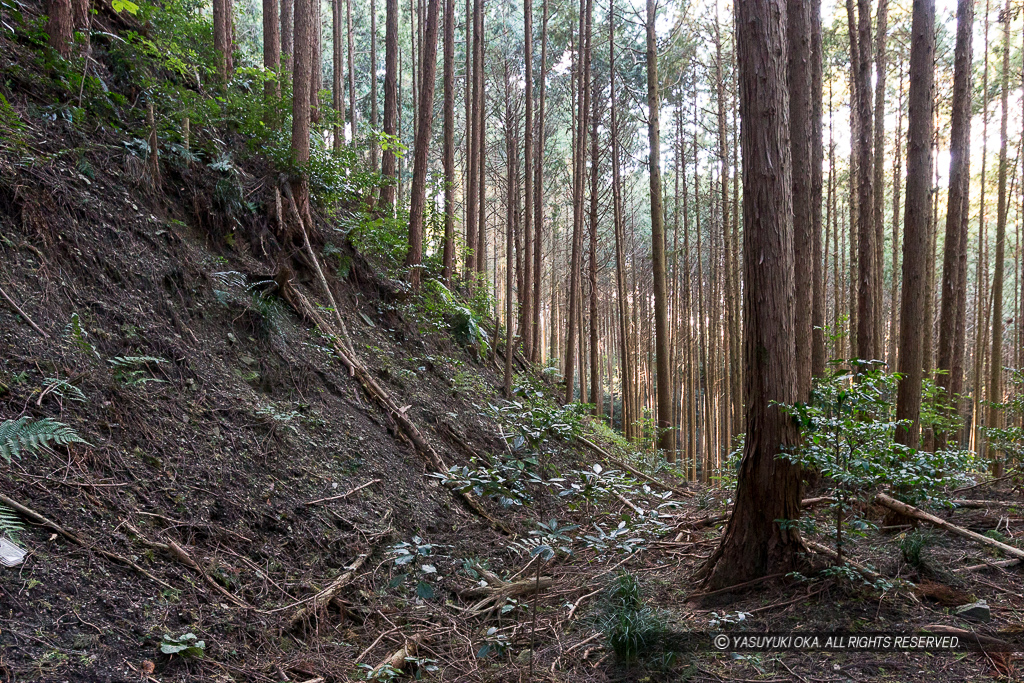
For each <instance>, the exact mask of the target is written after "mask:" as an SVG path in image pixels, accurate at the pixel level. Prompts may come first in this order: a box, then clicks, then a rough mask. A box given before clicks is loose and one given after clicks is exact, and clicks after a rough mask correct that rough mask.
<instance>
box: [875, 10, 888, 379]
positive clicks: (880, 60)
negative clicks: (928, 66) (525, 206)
mask: <svg viewBox="0 0 1024 683" xmlns="http://www.w3.org/2000/svg"><path fill="white" fill-rule="evenodd" d="M888 22H889V2H888V0H878V10H877V12H876V15H875V113H874V117H875V121H874V132H875V139H874V167H873V168H872V172H873V173H874V184H873V188H872V189H873V194H872V202H873V204H872V208H871V215H872V223H873V224H874V226H875V235H874V242H873V246H874V248H875V258H874V271H873V273H872V276H873V284H872V289H873V290H874V295H873V297H872V298H873V299H874V302H875V308H874V322H873V323H872V325H871V327H872V329H873V330H874V340H873V341H872V346H873V347H874V351H875V357H877V358H879V359H881V358H882V332H883V329H884V328H883V326H882V319H883V315H882V314H883V309H884V308H885V306H884V302H883V301H882V270H883V269H884V268H883V266H884V264H885V257H884V255H883V249H884V247H885V215H884V211H885V95H886V93H885V76H886V70H887V68H888V67H887V65H886V54H885V44H886V39H887V36H888V30H889V23H888Z"/></svg>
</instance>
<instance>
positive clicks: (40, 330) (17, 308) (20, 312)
mask: <svg viewBox="0 0 1024 683" xmlns="http://www.w3.org/2000/svg"><path fill="white" fill-rule="evenodd" d="M0 296H3V298H4V299H6V300H7V303H9V304H10V305H11V306H12V307H13V308H14V310H15V311H17V312H18V315H20V316H21V317H22V318H24V319H25V322H27V323H28V324H29V325H31V326H32V329H33V330H35V331H36V332H38V333H39V334H41V335H43V339H49V338H50V335H48V334H46V331H45V330H43V328H41V327H39V325H36V324H35V323H34V322H33V321H32V318H30V317H28V314H27V313H25V311H23V310H21V306H19V305H18V304H17V303H15V301H14V299H12V298H11V297H10V295H9V294H8V293H7V292H5V291H4V288H3V287H0Z"/></svg>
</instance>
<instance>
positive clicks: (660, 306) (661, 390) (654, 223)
mask: <svg viewBox="0 0 1024 683" xmlns="http://www.w3.org/2000/svg"><path fill="white" fill-rule="evenodd" d="M655 6H656V2H655V0H647V22H646V23H647V143H648V146H649V148H650V153H649V155H648V166H649V169H648V170H649V171H650V180H651V242H652V248H651V254H652V258H653V261H654V335H655V362H656V364H657V377H656V379H655V382H656V384H657V390H658V422H657V424H658V448H659V449H661V450H663V451H665V452H666V453H670V452H672V450H673V447H672V444H673V442H674V439H673V437H674V434H673V433H672V378H671V374H670V372H669V366H668V356H669V353H668V292H667V288H666V285H665V210H664V207H663V205H662V199H661V129H660V124H659V122H658V120H659V109H660V107H661V102H660V95H659V92H658V91H659V89H660V87H661V82H660V81H659V80H658V38H657V33H656V30H655V18H656V17H655Z"/></svg>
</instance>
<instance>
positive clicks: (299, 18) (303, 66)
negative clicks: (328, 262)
mask: <svg viewBox="0 0 1024 683" xmlns="http://www.w3.org/2000/svg"><path fill="white" fill-rule="evenodd" d="M313 21H314V15H313V0H295V55H294V61H293V66H292V164H293V165H294V166H295V168H297V169H298V173H297V174H296V175H295V176H294V177H293V178H292V181H291V186H292V196H293V197H294V199H295V206H296V208H297V209H298V212H299V215H300V216H301V217H302V219H303V220H304V221H306V220H308V218H309V216H310V206H309V176H308V175H307V169H306V166H307V165H308V164H309V123H310V101H309V80H310V75H311V74H312V73H313V39H312V32H313Z"/></svg>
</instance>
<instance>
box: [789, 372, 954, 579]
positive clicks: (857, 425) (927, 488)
mask: <svg viewBox="0 0 1024 683" xmlns="http://www.w3.org/2000/svg"><path fill="white" fill-rule="evenodd" d="M898 381H899V376H898V375H896V374H894V373H887V372H884V371H883V370H881V369H879V368H877V367H874V366H871V365H863V366H861V372H860V373H858V374H854V373H851V372H849V371H847V370H845V369H843V368H841V367H840V364H839V363H838V362H833V364H832V370H831V372H829V373H828V374H826V375H825V376H824V377H822V378H820V379H818V380H816V381H815V385H814V388H813V389H812V391H811V400H810V401H809V402H808V403H801V404H797V405H795V406H790V407H786V410H787V411H788V412H789V413H790V414H791V415H792V416H793V417H794V418H795V419H796V420H797V422H798V424H799V426H800V431H801V436H802V438H801V442H800V445H799V446H798V447H796V448H795V449H793V450H791V451H789V452H787V453H783V454H781V455H780V457H782V458H785V459H788V460H790V461H791V462H793V463H796V464H797V465H800V466H801V467H804V468H806V469H808V470H811V471H816V472H818V473H819V474H820V475H821V477H822V481H823V483H824V484H825V487H826V489H827V491H828V495H829V496H830V497H831V498H833V499H834V502H833V503H832V504H831V511H832V512H833V513H834V518H835V528H834V535H835V544H836V551H837V553H838V555H839V559H838V562H837V564H840V565H841V564H842V558H843V545H844V543H843V533H844V530H846V532H847V533H848V534H856V535H863V534H864V533H865V532H866V531H867V530H868V529H870V528H872V526H873V525H872V524H871V522H870V521H869V520H867V519H864V518H863V517H861V516H860V515H859V514H857V510H858V508H862V507H863V504H865V503H867V502H868V501H870V500H871V498H872V497H873V496H874V495H875V493H877V492H878V491H880V490H882V489H883V488H891V490H892V492H893V494H894V495H896V496H897V497H899V498H901V499H902V500H903V501H905V502H907V503H910V504H912V505H919V504H921V503H924V502H930V503H933V504H936V503H941V502H943V501H942V491H943V490H944V489H947V488H949V487H952V486H955V485H958V484H960V483H962V482H964V481H966V480H967V474H968V472H969V471H971V469H972V466H973V462H974V460H973V455H972V454H971V453H970V452H968V451H961V450H937V451H935V452H934V453H933V452H928V451H926V450H923V449H916V448H912V447H910V446H905V445H903V444H900V443H897V442H896V440H895V434H896V429H897V427H899V426H901V425H902V424H905V423H901V422H900V421H898V420H897V419H896V409H895V396H896V386H897V382H898ZM858 503H860V505H858ZM780 523H781V524H796V523H797V522H796V521H794V520H780Z"/></svg>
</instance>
